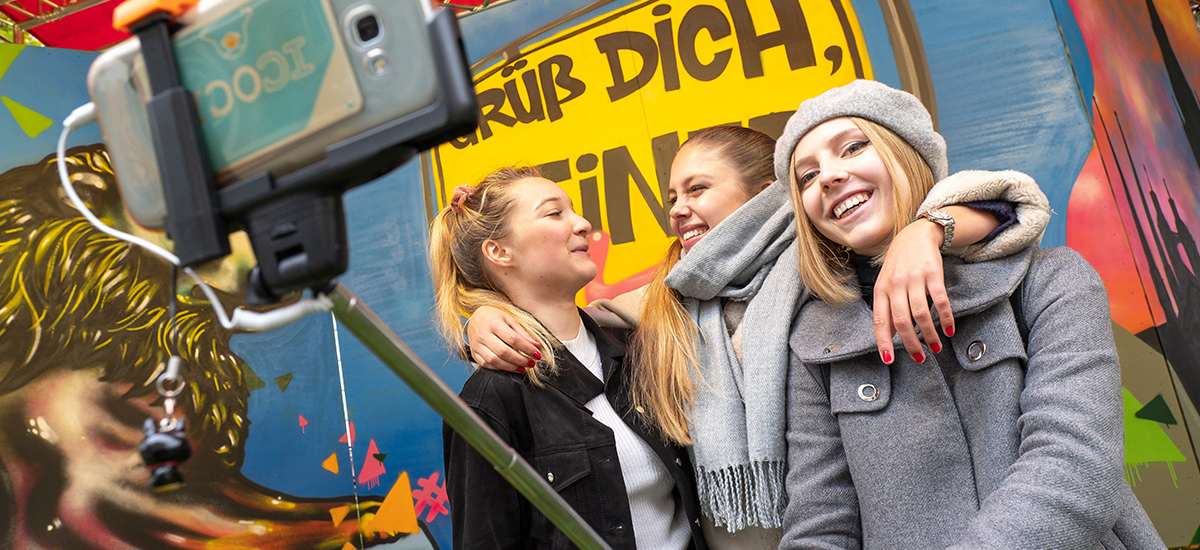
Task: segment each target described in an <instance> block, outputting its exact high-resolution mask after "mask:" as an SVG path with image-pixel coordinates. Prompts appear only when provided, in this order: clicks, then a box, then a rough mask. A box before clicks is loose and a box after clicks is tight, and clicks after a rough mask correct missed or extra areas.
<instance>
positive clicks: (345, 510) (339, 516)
mask: <svg viewBox="0 0 1200 550" xmlns="http://www.w3.org/2000/svg"><path fill="white" fill-rule="evenodd" d="M349 513H350V505H349V504H347V505H345V506H338V507H337V508H330V509H329V515H330V516H331V517H332V518H333V526H334V527H337V526H339V525H341V524H342V520H344V519H346V514H349Z"/></svg>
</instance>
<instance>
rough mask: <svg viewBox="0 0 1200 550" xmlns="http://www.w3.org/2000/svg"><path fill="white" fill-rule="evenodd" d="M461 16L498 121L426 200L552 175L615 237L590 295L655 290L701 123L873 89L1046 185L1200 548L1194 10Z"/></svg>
mask: <svg viewBox="0 0 1200 550" xmlns="http://www.w3.org/2000/svg"><path fill="white" fill-rule="evenodd" d="M618 4H619V5H618ZM1109 4H1111V5H1109ZM1076 14H1080V15H1079V16H1078V17H1077V15H1076ZM518 22H520V23H519V24H518ZM463 24H464V29H466V31H467V35H468V44H469V46H470V47H471V54H472V58H473V59H474V60H476V61H475V62H476V65H475V71H476V83H477V90H478V93H479V98H480V103H481V106H482V108H483V123H482V125H481V127H480V129H479V130H478V131H477V132H476V133H475V134H474V135H473V136H469V137H467V138H466V139H463V140H459V141H457V142H454V143H451V144H448V145H444V146H442V147H440V148H438V149H437V150H436V151H434V152H433V153H432V154H431V155H430V157H429V170H428V173H427V177H428V178H429V182H428V190H429V192H430V193H431V195H432V199H431V202H432V203H436V204H438V205H442V204H445V200H446V198H447V196H448V195H447V194H448V192H449V190H451V189H453V188H454V186H456V185H461V184H463V183H470V182H472V181H473V180H476V179H478V178H479V177H481V176H482V174H484V173H486V172H487V171H489V170H491V169H493V168H495V167H497V166H501V165H505V164H535V165H541V166H542V168H543V170H545V171H546V173H547V174H548V175H549V177H550V178H551V179H553V180H555V181H558V182H559V183H560V184H561V185H562V187H563V189H564V190H566V191H567V193H568V194H569V195H571V197H572V199H573V200H574V201H575V204H576V205H578V208H579V210H580V213H581V214H582V215H584V216H585V217H587V218H588V219H589V221H591V223H592V227H593V228H594V229H595V230H596V231H595V233H594V235H593V243H594V244H596V245H599V246H594V247H593V259H594V261H595V262H596V263H597V265H598V267H600V276H599V277H597V279H596V280H595V281H593V283H592V284H591V285H589V286H588V287H587V288H586V289H585V291H584V292H583V293H581V295H580V297H579V302H580V303H587V302H590V301H591V300H594V299H596V298H600V297H611V296H613V295H615V294H619V293H621V292H624V291H625V290H628V289H630V288H633V287H636V286H639V285H641V284H644V283H645V281H646V280H647V278H648V277H649V274H650V268H651V267H652V266H653V265H654V264H655V263H656V262H657V261H658V259H659V258H660V255H661V254H662V251H663V250H664V249H665V247H666V243H668V242H669V237H668V230H667V228H666V222H665V209H664V207H663V201H662V198H663V196H664V190H665V187H666V184H667V181H668V174H667V172H668V170H669V167H670V161H671V159H672V157H673V156H674V153H675V151H676V150H677V148H678V146H679V143H680V142H681V141H682V140H684V139H686V138H687V135H688V133H689V132H691V131H693V130H696V129H698V128H701V127H705V126H709V125H713V124H721V123H738V124H742V125H746V126H749V127H752V128H755V129H758V130H761V131H764V132H766V133H768V134H771V135H777V134H778V133H779V131H780V130H781V128H782V124H783V122H784V121H786V119H787V116H788V115H790V113H791V112H792V111H793V110H794V109H795V106H796V105H797V104H799V102H800V101H802V100H803V99H805V98H807V97H811V96H813V95H816V94H818V93H820V92H822V91H824V90H826V89H828V88H830V87H832V86H837V85H840V84H842V83H845V82H847V81H849V80H851V79H854V78H873V79H876V80H880V81H883V82H886V83H888V84H891V85H893V86H901V87H904V88H905V89H907V90H909V91H910V92H913V93H914V94H916V95H917V96H918V97H920V98H921V99H922V101H923V102H924V103H925V104H926V105H927V106H928V107H929V108H930V110H931V111H932V113H933V115H934V119H935V121H936V123H937V124H938V126H939V130H940V132H941V133H942V134H943V135H944V136H945V137H946V140H947V142H948V144H949V154H950V164H951V170H952V171H954V170H961V169H968V168H983V169H1004V168H1016V169H1019V170H1022V171H1024V172H1027V173H1029V174H1030V175H1032V176H1033V177H1034V178H1035V179H1036V180H1037V181H1038V182H1039V183H1040V184H1041V185H1042V188H1043V190H1044V191H1045V192H1046V194H1047V195H1048V197H1049V198H1050V200H1051V204H1052V208H1053V209H1054V211H1055V215H1054V216H1053V218H1052V220H1051V224H1050V226H1049V227H1048V229H1047V231H1046V235H1045V237H1044V239H1043V245H1044V246H1059V245H1064V244H1066V245H1070V246H1072V247H1074V248H1076V249H1077V250H1079V251H1080V252H1082V253H1083V254H1084V256H1085V257H1086V258H1088V260H1089V261H1091V262H1092V263H1093V264H1095V265H1096V267H1097V269H1098V270H1099V271H1100V272H1101V273H1102V274H1103V276H1104V279H1105V281H1106V284H1107V287H1108V291H1109V294H1110V297H1111V303H1112V310H1113V327H1114V330H1115V331H1116V334H1117V338H1118V343H1119V348H1120V353H1121V357H1122V365H1123V369H1124V380H1125V409H1126V422H1125V424H1126V426H1125V427H1126V463H1127V468H1126V472H1127V479H1128V480H1129V481H1130V483H1131V484H1132V485H1133V486H1134V488H1135V491H1136V493H1137V494H1138V495H1139V496H1140V498H1141V499H1142V501H1143V502H1144V504H1145V506H1146V508H1147V510H1148V511H1149V513H1150V515H1151V517H1152V519H1153V520H1154V521H1155V524H1156V526H1157V527H1158V528H1159V530H1160V532H1161V533H1162V535H1163V537H1164V539H1165V540H1166V541H1167V543H1168V545H1171V546H1177V545H1184V544H1189V543H1192V544H1195V543H1200V538H1198V537H1200V531H1198V527H1200V472H1198V470H1197V466H1196V464H1197V463H1196V456H1197V451H1196V446H1195V444H1194V443H1193V441H1195V440H1197V436H1200V418H1197V417H1196V415H1195V409H1194V407H1193V405H1192V402H1193V400H1194V399H1196V398H1197V397H1200V396H1198V395H1197V393H1200V383H1198V382H1197V381H1196V373H1197V371H1200V362H1197V361H1196V360H1195V357H1197V356H1198V355H1200V354H1198V353H1195V352H1192V351H1191V348H1190V346H1194V342H1195V338H1194V337H1189V336H1188V335H1194V334H1196V333H1197V330H1196V329H1195V327H1193V326H1192V325H1191V324H1189V323H1194V319H1193V317H1194V316H1195V314H1194V313H1192V312H1195V311H1200V310H1197V308H1195V307H1190V304H1191V302H1190V300H1193V299H1194V297H1193V295H1194V294H1195V291H1196V290H1197V289H1198V288H1200V286H1198V285H1197V280H1196V277H1195V275H1194V273H1195V271H1194V269H1193V268H1192V266H1193V265H1196V262H1198V261H1200V253H1197V251H1196V250H1197V249H1196V245H1195V240H1194V238H1193V234H1192V233H1191V232H1190V231H1192V230H1194V228H1196V227H1197V226H1196V218H1197V214H1198V213H1200V211H1198V210H1197V204H1196V202H1195V189H1196V188H1195V184H1194V182H1196V181H1200V179H1198V178H1196V173H1195V170H1197V168H1196V166H1197V165H1196V160H1195V159H1196V157H1197V151H1200V148H1193V147H1192V145H1189V144H1191V143H1192V141H1195V140H1200V138H1198V137H1196V136H1200V130H1197V129H1195V128H1191V127H1190V126H1189V124H1192V125H1194V124H1195V123H1196V120H1200V108H1197V102H1196V96H1195V94H1194V93H1193V92H1192V89H1193V88H1192V87H1191V85H1190V82H1191V81H1194V80H1195V79H1196V78H1197V77H1198V75H1200V73H1198V72H1197V70H1196V69H1197V66H1196V63H1197V62H1198V61H1197V55H1196V54H1197V49H1196V44H1197V40H1198V35H1197V32H1196V23H1195V20H1194V19H1193V18H1192V15H1191V12H1190V10H1189V9H1188V5H1187V3H1186V2H1183V1H1181V0H1180V1H1172V2H1166V1H1158V2H1153V1H1152V2H1133V3H1129V2H1111V3H1106V2H1094V1H1079V2H1075V1H1072V2H1067V1H1065V0H1062V1H1060V0H1036V1H1017V2H1005V3H996V2H976V1H970V2H949V1H916V0H915V1H911V2H905V1H888V0H881V1H878V2H874V1H836V0H835V1H833V2H804V1H801V2H790V1H770V2H768V1H764V2H743V1H739V0H711V1H665V0H664V1H648V2H622V3H617V2H596V3H592V4H587V5H585V4H584V3H577V4H572V5H570V6H561V5H559V3H550V2H536V1H528V2H519V3H514V4H513V5H509V6H504V7H502V8H498V9H495V10H492V11H489V12H485V13H484V14H482V15H479V16H471V17H468V18H466V19H465V20H464V21H463ZM1118 119H1120V120H1119V121H1118ZM1118 125H1119V127H1118ZM1110 135H1111V136H1112V137H1111V138H1110V137H1108V136H1110ZM1110 142H1111V143H1110ZM1184 388H1191V390H1192V395H1190V396H1189V395H1188V392H1187V391H1186V390H1185V389H1184Z"/></svg>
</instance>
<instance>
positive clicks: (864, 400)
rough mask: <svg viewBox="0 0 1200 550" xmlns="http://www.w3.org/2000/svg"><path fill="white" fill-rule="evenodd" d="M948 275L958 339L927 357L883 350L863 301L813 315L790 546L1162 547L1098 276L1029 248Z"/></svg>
mask: <svg viewBox="0 0 1200 550" xmlns="http://www.w3.org/2000/svg"><path fill="white" fill-rule="evenodd" d="M945 275H946V287H947V290H948V294H949V297H950V301H951V304H952V306H953V308H954V314H955V319H956V323H955V330H956V334H955V335H954V337H953V338H942V342H943V345H945V346H946V349H944V350H943V351H942V352H941V353H939V354H932V353H928V352H927V356H928V359H926V361H925V363H923V364H918V363H916V362H914V361H913V360H912V358H911V357H910V356H908V355H907V354H905V353H899V354H898V355H899V356H900V357H899V358H898V359H897V360H896V362H895V363H894V364H893V365H892V366H890V367H889V366H887V365H884V364H883V363H882V362H881V361H880V359H879V355H878V352H877V349H876V346H875V341H874V335H873V332H872V328H871V310H870V309H869V308H868V307H867V305H866V303H865V302H863V301H861V300H856V301H855V302H853V303H851V304H848V305H845V306H840V307H839V306H832V305H830V304H827V303H825V302H821V301H817V300H814V301H810V302H809V303H807V304H806V305H805V306H804V308H803V309H802V310H801V313H800V315H799V316H798V317H797V320H796V323H795V324H794V325H793V330H792V336H791V340H790V344H791V350H792V363H791V368H790V369H789V398H788V401H789V402H788V420H789V421H788V430H787V438H788V462H789V471H788V475H787V490H788V497H789V503H788V508H787V512H786V515H785V517H784V530H785V533H784V540H783V542H782V543H781V545H780V548H860V547H862V548H885V549H898V548H904V549H909V548H1022V549H1023V548H1029V549H1051V548H1062V549H1087V548H1104V549H1121V548H1131V549H1133V548H1136V549H1141V548H1163V547H1164V546H1163V543H1162V540H1161V539H1160V538H1159V536H1158V534H1157V533H1156V532H1155V530H1154V526H1153V525H1152V524H1151V523H1150V520H1149V518H1147V517H1146V513H1145V512H1144V511H1143V510H1142V507H1141V505H1140V504H1139V503H1138V501H1137V499H1136V498H1135V497H1134V495H1133V492H1132V491H1131V490H1130V488H1129V485H1128V484H1127V483H1126V482H1125V480H1124V477H1123V466H1124V432H1123V425H1122V414H1121V406H1122V405H1121V379H1120V365H1119V364H1118V360H1117V352H1116V347H1115V345H1114V343H1113V337H1112V326H1111V324H1110V323H1111V321H1110V318H1109V311H1108V300H1107V297H1106V294H1105V290H1104V285H1103V283H1102V282H1101V280H1100V278H1099V276H1098V275H1097V274H1096V272H1095V270H1093V269H1092V268H1091V266H1090V265H1088V264H1087V262H1086V261H1084V260H1083V258H1081V257H1080V256H1079V255H1078V254H1077V253H1075V252H1074V251H1072V250H1070V249H1067V248H1051V249H1044V250H1043V249H1037V248H1031V249H1029V250H1027V251H1025V252H1022V253H1020V254H1017V255H1014V256H1011V257H1008V258H1002V259H998V260H992V261H988V262H983V263H976V264H964V263H962V262H961V261H959V260H957V259H953V258H947V259H946V262H945ZM1014 292H1019V293H1020V294H1019V297H1018V298H1017V299H1016V300H1010V295H1012V294H1013V293H1014ZM1014 303H1016V304H1020V306H1021V308H1020V309H1021V311H1020V312H1019V313H1017V314H1014V312H1013V308H1012V304H1014ZM1019 324H1020V325H1021V326H1023V327H1025V328H1026V329H1027V331H1028V336H1027V340H1023V338H1022V331H1021V330H1020V329H1019V328H1018V325H1019ZM1026 341H1027V342H1028V343H1027V344H1026ZM897 349H901V350H902V348H900V347H899V346H898V347H897Z"/></svg>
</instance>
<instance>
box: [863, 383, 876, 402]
mask: <svg viewBox="0 0 1200 550" xmlns="http://www.w3.org/2000/svg"><path fill="white" fill-rule="evenodd" d="M858 398H859V399H862V400H863V401H874V400H876V399H879V388H876V387H875V384H863V385H861V386H859V387H858Z"/></svg>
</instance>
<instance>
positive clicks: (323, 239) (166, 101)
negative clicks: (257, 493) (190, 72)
mask: <svg viewBox="0 0 1200 550" xmlns="http://www.w3.org/2000/svg"><path fill="white" fill-rule="evenodd" d="M164 3H166V4H172V5H171V6H170V7H169V9H168V7H164V6H163V4H164ZM180 3H182V4H189V3H194V2H191V0H129V1H127V2H126V3H125V4H122V5H121V6H118V10H120V9H121V8H122V7H125V5H127V4H135V5H136V9H139V10H141V12H139V13H138V14H137V15H135V16H129V15H126V20H132V22H130V23H128V25H127V26H128V28H129V29H130V31H131V32H133V33H134V34H136V35H137V37H138V39H139V40H140V41H141V45H142V53H143V55H144V57H145V61H146V72H147V74H148V76H149V79H150V92H151V100H150V102H149V104H148V114H149V118H150V127H151V133H152V136H153V138H154V142H155V144H156V147H155V150H156V153H157V157H158V165H159V167H160V170H161V173H162V180H163V187H164V196H165V198H166V202H167V224H166V227H167V232H168V235H169V236H170V238H171V239H172V240H173V241H174V243H175V253H176V255H178V256H179V260H180V264H181V265H183V266H192V265H196V264H199V263H203V262H206V261H209V260H213V259H216V258H220V257H223V256H226V255H228V254H229V252H230V247H229V231H230V230H231V229H237V228H242V229H245V230H246V232H247V233H248V234H249V236H250V243H251V246H252V247H253V248H254V255H255V257H256V259H257V261H258V267H256V268H255V269H254V270H253V271H252V272H251V274H250V284H249V289H250V290H249V296H248V298H249V301H250V302H252V303H259V304H261V303H271V302H274V301H277V300H278V299H279V297H280V296H281V295H282V294H284V293H286V292H289V291H292V290H300V289H304V288H313V289H319V290H325V289H327V288H328V287H329V286H330V284H331V282H332V281H333V280H334V279H335V278H336V277H337V276H338V275H340V274H342V273H344V272H345V271H346V269H348V268H349V250H348V241H347V233H346V217H345V212H344V207H343V203H342V195H343V194H344V193H345V192H346V191H347V190H349V189H351V188H353V187H356V186H359V185H362V184H364V183H367V182H370V181H372V180H375V179H377V178H379V177H380V176H382V175H384V174H386V173H388V172H390V171H392V170H394V169H396V168H398V167H400V166H401V165H403V164H405V163H406V162H408V161H409V160H411V159H412V158H413V157H414V156H415V155H416V154H417V152H418V151H421V150H424V149H428V148H430V147H433V146H436V145H438V144H440V143H444V142H446V141H449V140H450V139H453V138H456V137H461V136H463V135H466V134H467V133H470V132H473V131H474V130H475V128H476V127H477V126H478V124H479V107H478V104H477V102H476V100H475V88H474V84H473V82H472V80H471V73H470V66H469V64H468V63H467V59H466V52H465V50H464V48H463V44H462V38H461V34H460V31H459V27H458V20H457V18H456V16H455V15H454V13H453V12H452V11H450V10H445V9H439V10H436V12H435V15H434V16H433V17H432V18H430V19H429V20H428V21H426V26H427V27H428V29H429V36H430V37H431V40H432V44H431V45H432V51H433V55H434V56H435V66H436V67H437V75H438V79H439V80H440V82H439V84H440V89H441V90H442V91H443V93H442V95H441V97H440V98H439V99H438V101H436V102H435V103H434V104H432V105H430V106H428V107H426V108H424V109H422V110H419V111H417V112H414V113H411V114H409V115H406V116H403V117H400V118H397V119H395V120H392V121H390V122H388V123H385V124H383V125H380V126H377V127H375V128H373V129H371V130H369V131H367V132H364V133H361V134H359V135H356V136H354V137H351V138H348V139H346V140H343V141H341V142H339V143H335V144H333V145H331V146H329V147H327V148H326V149H325V158H324V159H322V160H320V161H318V162H316V163H313V164H310V165H308V166H306V167H304V168H301V169H299V170H296V171H294V172H290V173H287V174H284V175H281V176H276V175H275V174H272V173H270V172H263V173H260V174H257V175H255V176H252V177H249V178H247V179H244V180H241V181H238V182H235V183H233V184H231V185H228V186H226V187H224V188H222V189H220V190H217V189H216V188H215V184H214V179H213V174H212V171H211V170H210V169H209V164H208V160H207V158H206V156H205V153H204V151H205V149H204V141H203V136H202V135H201V134H200V131H199V124H198V123H197V120H199V119H198V117H197V115H196V107H195V104H194V102H193V100H192V96H191V94H190V93H189V92H188V91H187V90H186V89H185V88H184V87H183V86H182V84H181V83H180V78H179V72H178V68H177V66H176V63H175V56H174V53H173V51H172V49H171V39H170V36H171V33H172V32H173V30H174V26H175V24H174V17H173V15H172V14H174V15H178V14H179V13H181V8H179V7H178V6H177V5H176V4H180ZM186 7H190V5H188V6H186ZM117 17H120V14H118V15H117ZM117 21H118V25H120V24H121V23H120V19H118V20H117Z"/></svg>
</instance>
